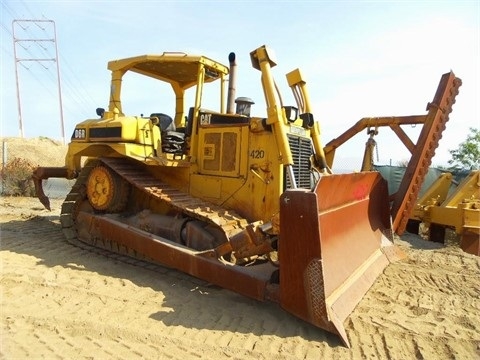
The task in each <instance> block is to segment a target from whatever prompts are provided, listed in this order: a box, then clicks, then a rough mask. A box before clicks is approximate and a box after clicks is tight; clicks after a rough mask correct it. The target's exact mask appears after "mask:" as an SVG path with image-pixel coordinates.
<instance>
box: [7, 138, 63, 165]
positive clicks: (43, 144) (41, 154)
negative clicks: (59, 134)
mask: <svg viewBox="0 0 480 360" xmlns="http://www.w3.org/2000/svg"><path fill="white" fill-rule="evenodd" d="M0 140H1V142H2V146H1V147H0V158H1V159H2V164H5V163H8V162H9V161H11V160H13V159H14V158H21V159H26V160H28V161H29V162H30V163H31V164H32V165H35V166H36V165H38V166H63V165H65V155H66V154H67V145H63V144H62V143H61V142H59V141H56V140H52V139H49V138H46V137H37V138H18V137H4V138H0ZM4 152H5V155H6V157H4Z"/></svg>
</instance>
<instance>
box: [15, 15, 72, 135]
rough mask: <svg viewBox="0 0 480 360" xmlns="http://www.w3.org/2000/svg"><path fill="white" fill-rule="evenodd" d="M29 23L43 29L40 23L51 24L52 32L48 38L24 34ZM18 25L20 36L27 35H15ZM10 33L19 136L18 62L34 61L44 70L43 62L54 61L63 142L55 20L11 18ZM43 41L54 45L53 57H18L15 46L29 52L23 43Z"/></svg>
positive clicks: (20, 119)
mask: <svg viewBox="0 0 480 360" xmlns="http://www.w3.org/2000/svg"><path fill="white" fill-rule="evenodd" d="M31 24H37V26H38V27H39V28H40V29H42V30H45V28H44V27H42V26H41V25H47V26H48V25H51V26H52V28H50V31H51V32H53V34H51V35H48V36H52V37H48V38H40V37H38V36H32V35H26V33H28V31H27V30H28V28H29V25H31ZM18 27H20V28H21V29H23V33H22V36H27V37H25V38H19V37H17V34H16V32H15V31H16V30H18ZM12 35H13V52H14V56H15V79H16V84H17V102H18V121H19V128H20V136H21V137H23V118H22V106H21V99H20V86H19V76H18V64H21V62H28V61H32V62H36V63H38V64H40V65H42V66H43V67H44V68H45V69H46V70H48V68H47V67H45V66H44V65H43V63H44V62H47V63H48V62H54V63H55V64H56V69H57V83H58V98H59V105H60V125H61V135H62V141H63V143H65V126H64V120H63V105H62V90H61V81H60V66H59V63H58V47H57V40H56V37H57V35H56V28H55V22H54V21H53V20H13V22H12ZM45 42H47V43H48V42H52V43H53V44H54V46H55V57H54V58H41V57H39V56H37V55H33V57H31V58H20V57H19V56H18V55H17V46H20V47H22V48H23V49H25V50H26V51H27V52H29V48H30V46H28V47H25V46H23V44H24V43H28V44H30V43H45Z"/></svg>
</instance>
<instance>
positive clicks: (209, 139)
mask: <svg viewBox="0 0 480 360" xmlns="http://www.w3.org/2000/svg"><path fill="white" fill-rule="evenodd" d="M199 139H200V140H199V154H198V158H199V171H200V173H201V174H206V175H218V176H228V177H238V176H240V159H241V157H242V156H241V153H240V145H241V141H242V136H241V128H238V127H212V128H202V129H200V130H199Z"/></svg>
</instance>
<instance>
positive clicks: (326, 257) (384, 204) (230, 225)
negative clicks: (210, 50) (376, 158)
mask: <svg viewBox="0 0 480 360" xmlns="http://www.w3.org/2000/svg"><path fill="white" fill-rule="evenodd" d="M228 58H229V66H226V65H223V64H222V63H220V62H218V61H215V60H212V59H210V58H208V57H206V56H193V55H187V54H184V53H167V52H166V53H163V54H160V55H143V56H137V57H132V58H126V59H121V60H116V61H111V62H109V63H108V69H109V70H110V71H111V75H112V78H111V92H110V102H109V106H108V109H107V110H104V109H102V108H99V109H97V115H98V116H99V118H96V119H89V120H85V121H83V122H81V123H79V124H77V125H76V126H75V129H74V132H73V135H72V138H71V142H70V144H69V146H68V152H67V155H66V160H65V166H64V167H55V168H53V167H40V168H37V169H36V170H35V171H34V174H33V178H34V182H35V186H36V190H37V195H38V197H39V199H40V201H41V202H42V203H43V204H44V205H45V206H46V207H47V208H49V207H50V205H49V200H48V197H47V196H45V194H44V192H43V188H42V180H44V179H48V178H50V177H63V178H68V179H74V178H76V179H77V180H76V182H75V184H74V185H73V187H72V189H71V191H70V193H69V194H68V195H67V197H66V199H65V201H64V203H63V205H62V208H61V215H60V220H61V224H62V228H63V232H64V234H65V237H66V238H67V240H68V241H69V242H71V243H73V244H88V245H89V246H94V247H100V248H104V249H108V250H109V251H113V252H120V253H122V254H126V255H129V256H133V257H135V258H140V259H143V260H145V261H150V262H155V263H158V264H162V265H165V266H169V267H172V268H175V269H178V270H180V271H183V272H186V273H188V274H190V275H192V276H195V277H198V278H200V279H203V280H205V281H207V282H209V283H212V284H216V285H218V286H220V287H223V288H226V289H229V290H232V291H235V292H237V293H240V294H243V295H245V296H248V297H251V298H254V299H257V300H260V301H272V302H276V303H278V304H279V305H280V306H281V307H282V308H283V309H285V310H286V311H288V312H290V313H292V314H293V315H295V316H297V317H299V318H301V319H303V320H305V321H307V322H309V323H312V324H313V325H315V326H318V327H320V328H322V329H325V330H327V331H329V332H332V333H335V334H338V335H339V336H340V338H341V339H342V341H343V343H344V344H345V345H346V346H349V342H348V337H347V334H346V331H345V328H344V325H343V323H344V320H345V319H346V318H347V317H348V315H349V314H350V313H351V312H352V311H353V309H354V308H355V306H356V305H357V303H358V302H359V301H360V300H361V299H362V297H363V296H364V294H365V293H366V292H367V291H368V289H369V288H370V286H371V285H372V284H373V282H374V281H375V279H376V278H377V277H378V276H379V275H380V274H381V273H382V272H383V270H384V268H385V267H386V266H387V265H388V264H389V262H391V261H395V260H397V259H399V258H400V257H401V256H402V252H401V251H399V250H398V248H396V247H395V246H394V245H393V231H392V230H394V229H392V226H391V209H392V204H391V201H390V199H389V197H388V190H387V183H386V181H385V180H384V179H383V178H382V176H381V175H380V174H379V173H378V172H374V171H363V172H358V173H350V174H333V173H332V171H331V170H330V167H329V166H328V164H327V159H326V157H325V153H324V148H323V146H322V141H321V138H320V126H319V123H318V122H317V121H315V119H314V116H313V113H312V109H311V104H310V99H309V95H308V92H307V89H306V82H305V80H304V79H303V77H302V74H301V72H300V70H299V69H295V70H293V71H291V72H290V73H288V74H287V75H286V78H287V82H288V85H289V87H290V88H291V90H292V92H293V97H294V99H295V102H296V104H295V106H287V105H285V104H283V98H282V96H281V94H280V92H279V90H278V89H279V88H278V87H277V84H276V82H275V80H274V77H273V72H272V68H273V67H274V66H275V65H276V59H275V56H274V54H273V52H272V50H271V49H270V48H268V47H266V46H261V47H259V48H257V49H255V50H254V51H252V52H251V53H250V58H251V62H252V66H253V68H254V69H256V70H259V72H260V76H259V77H260V83H261V86H262V88H263V93H264V95H265V102H266V114H267V115H266V117H255V116H252V115H251V114H250V113H251V109H252V104H253V101H252V100H250V99H249V98H243V97H239V98H235V77H236V59H235V54H234V53H230V55H229V57H228ZM131 72H134V73H137V74H140V75H144V76H146V77H149V78H153V79H156V80H158V81H160V82H163V83H166V84H168V85H170V86H171V90H173V94H174V97H175V114H171V115H173V117H171V116H169V115H168V114H166V113H165V111H162V109H159V110H160V111H158V112H155V113H152V114H151V115H150V116H143V115H141V116H127V115H125V114H124V113H123V109H122V100H121V90H122V78H123V77H124V75H125V74H126V73H131ZM447 77H448V79H447V80H445V81H444V82H443V83H442V84H443V85H442V86H441V88H442V89H441V91H440V92H441V94H440V95H438V96H436V98H435V100H434V103H432V108H440V109H442V107H443V109H442V114H443V115H442V116H443V117H442V118H441V120H442V121H446V120H447V119H448V114H449V112H450V111H451V104H453V101H452V97H453V98H454V97H455V95H456V93H455V91H453V90H452V89H455V87H458V86H459V85H458V83H455V82H454V79H456V78H454V77H453V75H452V74H450V75H449V76H447ZM212 86H213V87H214V91H215V93H216V94H217V95H216V96H217V99H218V101H217V106H216V108H214V109H212V108H207V107H206V106H205V105H203V103H204V100H205V98H206V95H205V94H206V88H207V87H209V89H211V87H212ZM141 92H142V88H138V89H137V93H141ZM188 94H191V96H190V98H191V102H190V103H188V100H187V99H188V96H187V95H188ZM452 94H453V95H452ZM445 101H447V102H445ZM430 146H431V144H430ZM420 156H421V159H423V158H425V157H426V156H425V154H423V155H420ZM432 156H433V154H432ZM427 157H428V156H427ZM429 160H430V159H427V162H428V161H429ZM410 180H411V182H415V181H418V176H417V175H412V176H411V179H410ZM413 196H414V197H416V195H415V194H414V195H413Z"/></svg>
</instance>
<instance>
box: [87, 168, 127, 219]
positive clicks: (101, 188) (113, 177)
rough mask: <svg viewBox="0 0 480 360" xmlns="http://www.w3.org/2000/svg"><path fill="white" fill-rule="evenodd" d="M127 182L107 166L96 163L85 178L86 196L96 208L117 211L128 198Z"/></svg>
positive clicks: (120, 209)
mask: <svg viewBox="0 0 480 360" xmlns="http://www.w3.org/2000/svg"><path fill="white" fill-rule="evenodd" d="M128 192H129V184H128V183H127V182H126V181H125V180H124V179H122V178H121V177H120V175H118V174H117V173H115V172H113V171H112V170H110V169H109V168H107V167H105V166H103V165H98V166H96V167H94V168H93V169H92V171H91V172H90V175H89V176H88V180H87V197H88V201H89V203H90V205H92V207H93V208H94V209H96V210H102V211H108V212H119V211H122V210H123V209H124V208H125V205H126V203H127V200H128Z"/></svg>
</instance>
